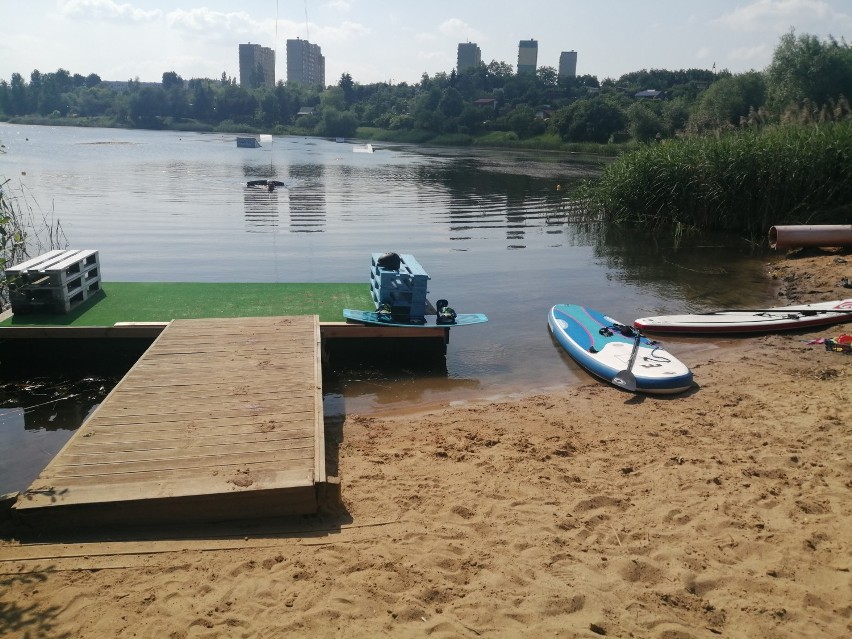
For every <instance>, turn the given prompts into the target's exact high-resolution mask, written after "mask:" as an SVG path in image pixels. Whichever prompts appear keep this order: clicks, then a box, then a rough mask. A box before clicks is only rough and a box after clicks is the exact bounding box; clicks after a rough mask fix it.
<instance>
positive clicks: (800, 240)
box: [769, 224, 852, 249]
mask: <svg viewBox="0 0 852 639" xmlns="http://www.w3.org/2000/svg"><path fill="white" fill-rule="evenodd" d="M850 245H852V224H822V225H818V226H808V225H804V224H803V225H796V226H773V227H772V228H770V229H769V246H771V247H772V248H774V249H777V248H791V247H800V246H850Z"/></svg>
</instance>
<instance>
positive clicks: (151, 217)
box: [0, 124, 771, 493]
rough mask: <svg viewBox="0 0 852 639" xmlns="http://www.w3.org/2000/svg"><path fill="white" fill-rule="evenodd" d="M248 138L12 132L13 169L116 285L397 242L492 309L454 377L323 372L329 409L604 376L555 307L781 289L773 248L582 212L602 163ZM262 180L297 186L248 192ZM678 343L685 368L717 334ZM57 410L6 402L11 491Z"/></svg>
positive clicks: (735, 299)
mask: <svg viewBox="0 0 852 639" xmlns="http://www.w3.org/2000/svg"><path fill="white" fill-rule="evenodd" d="M235 137H236V136H235V135H224V134H196V133H176V132H153V131H125V130H120V129H90V128H71V127H36V126H19V125H10V124H0V143H2V144H3V145H4V147H5V148H4V149H2V151H5V153H0V181H3V180H5V179H6V178H8V179H10V181H9V182H8V184H7V185H6V189H7V191H9V192H10V193H11V194H12V195H17V196H19V198H21V199H20V200H19V201H20V202H25V203H26V206H28V207H31V208H32V209H33V210H34V212H35V214H36V216H37V217H40V216H42V215H44V216H46V217H47V218H48V219H52V220H58V221H59V222H60V224H61V226H62V229H63V231H64V233H65V236H66V237H67V239H68V245H69V248H93V249H97V250H98V251H99V253H100V261H101V272H102V276H103V279H104V281H106V282H109V281H172V282H173V281H197V282H364V283H365V285H366V283H367V281H368V275H369V265H370V254H371V253H373V252H385V251H395V252H400V253H411V254H413V255H415V256H416V257H417V259H418V261H419V262H420V263H421V264H422V265H423V267H424V268H425V269H426V270H427V271H428V273H429V275H430V277H431V281H430V283H429V291H430V294H429V299H430V300H431V301H433V302H434V301H435V300H436V299H438V298H446V299H447V300H449V302H450V305H451V306H453V308H455V309H456V311H458V312H462V313H465V312H478V313H485V314H486V315H488V317H489V322H488V323H487V324H484V325H481V326H471V327H464V328H457V329H453V330H452V331H451V338H450V344H449V347H448V353H447V358H446V370H443V369H442V370H439V371H434V370H433V371H430V372H424V371H419V370H415V369H408V368H406V367H402V369H401V370H395V371H382V370H375V369H374V367H371V366H370V363H369V362H365V363H364V366H363V367H356V368H354V369H348V370H342V371H335V374H334V375H332V376H331V377H330V379H329V380H327V381H325V391H326V395H325V411H326V413H327V414H330V415H338V414H344V413H350V414H351V413H369V412H371V411H375V410H377V409H382V410H386V409H395V408H400V409H403V408H407V407H410V406H412V405H415V406H417V405H427V404H431V403H434V402H447V401H465V400H468V399H471V398H483V397H486V398H488V397H504V396H507V395H512V394H523V393H528V392H530V391H534V390H537V389H544V388H549V387H557V386H564V385H566V384H576V383H579V382H584V381H588V379H589V378H588V377H587V376H586V375H585V373H583V372H582V371H580V370H578V369H577V367H576V366H575V365H574V364H573V362H571V361H570V360H569V359H568V358H567V356H565V355H564V354H563V353H562V351H561V350H560V349H559V348H558V346H556V344H555V342H553V341H552V340H551V338H550V336H549V333H548V330H547V324H546V314H547V311H548V309H549V308H550V307H551V306H552V305H553V304H556V303H560V302H571V303H578V304H584V305H587V306H591V307H594V308H598V309H600V310H602V311H604V312H606V313H607V314H609V315H611V316H613V317H615V318H617V319H620V320H622V321H625V322H628V321H632V320H633V319H634V318H636V317H640V316H643V315H656V314H661V313H670V312H686V311H695V310H706V309H710V308H718V307H731V306H743V305H754V304H757V303H759V304H764V303H766V302H768V301H769V300H770V299H771V291H770V286H769V284H768V283H767V282H766V281H765V279H764V270H765V263H764V260H762V259H761V258H760V257H759V256H755V255H751V254H748V253H747V252H745V251H743V250H742V249H734V248H731V247H729V246H725V245H726V244H729V242H724V241H720V240H718V239H715V238H713V239H711V238H702V239H701V240H699V241H698V242H694V243H693V244H692V245H690V246H688V247H683V248H679V249H678V248H675V247H674V246H673V243H672V240H671V239H670V238H669V237H668V236H665V235H656V236H655V235H653V234H637V233H635V232H631V233H623V232H617V231H613V230H610V231H607V232H599V231H598V230H596V229H595V228H594V227H593V226H590V225H588V224H585V223H583V222H582V221H580V220H579V216H578V215H577V212H576V211H575V210H574V209H573V207H572V206H571V202H570V198H569V195H568V193H569V191H570V187H571V185H572V184H575V183H576V182H577V181H578V180H581V179H584V178H587V177H592V176H594V175H596V174H597V172H598V171H599V163H598V162H597V161H593V160H592V159H591V158H586V157H581V156H575V155H570V154H555V153H547V152H541V151H538V152H522V151H478V150H467V149H461V150H458V149H454V150H447V149H434V148H425V147H416V146H398V145H383V144H381V143H378V144H376V145H374V146H375V148H376V150H375V152H374V153H372V154H369V153H354V152H353V146H354V145H352V144H349V143H337V142H334V141H330V140H323V139H316V138H297V137H275V138H274V139H273V141H272V142H271V144H270V143H267V144H265V145H264V146H263V147H262V148H255V149H246V148H237V146H236V140H235ZM262 178H271V179H275V180H280V181H282V182H284V183H285V185H286V186H285V187H282V188H280V189H278V190H276V191H274V192H272V193H268V192H266V191H263V190H260V189H248V188H246V186H245V183H246V181H248V180H251V179H262ZM341 319H342V318H341ZM666 347H667V348H668V349H669V350H671V351H673V352H674V353H675V354H676V355H678V356H680V358H681V359H683V360H684V361H685V362H686V363H687V364H689V353H690V352H691V351H694V350H695V349H696V348H700V347H701V342H700V341H699V340H695V339H690V338H677V339H670V340H666ZM0 399H2V398H0ZM61 403H62V402H58V403H55V404H54V405H53V407H52V410H53V412H50V411H48V413H49V415H47V416H46V417H44V418H42V417H39V416H38V414H34V415H33V416H32V417H31V418H27V419H26V420H24V418H23V408H21V407H15V406H7V408H6V409H4V410H3V412H2V413H0V445H2V448H0V493H2V492H3V491H4V489H7V488H8V486H6V487H4V482H5V483H6V484H9V483H10V481H11V483H12V484H14V481H13V480H10V479H9V478H8V477H6V476H5V475H4V471H3V468H4V467H6V465H7V464H6V460H7V458H8V457H9V456H15V455H16V454H17V453H16V452H15V450H16V445H17V444H16V442H21V441H23V440H26V441H27V442H30V443H31V442H32V441H37V442H38V443H37V444H36V445H35V447H36V448H39V449H40V450H43V452H44V454H43V455H42V456H43V457H46V459H45V460H44V461H45V462H46V461H47V460H49V459H50V456H52V455H53V454H54V453H55V449H58V448H59V447H61V445H62V443H64V440H65V439H67V437H68V436H70V428H72V427H70V426H69V427H68V428H62V427H59V428H56V427H54V423H55V421H56V419H57V418H56V414H55V411H57V410H60V411H61V410H62V409H61V408H60V407H59V404H61ZM66 403H68V404H71V403H72V402H66ZM69 410H71V411H72V412H73V413H74V414H79V413H80V412H81V408H80V406H79V405H77V406H75V407H74V408H73V409H69ZM86 410H88V408H86ZM82 412H83V414H85V411H82ZM50 415H53V420H54V421H49V422H48V421H44V422H43V423H42V421H43V420H46V419H48V418H49V417H50ZM72 421H73V420H72ZM24 422H26V423H25V424H24ZM59 422H60V423H64V422H65V420H63V419H60V420H59ZM10 433H11V434H10ZM45 433H54V435H53V436H52V437H45ZM22 438H23V439H22ZM27 438H30V439H27ZM63 438H64V439H63ZM47 440H49V441H50V442H51V443H50V444H48V443H47ZM56 442H58V444H57V443H56ZM20 446H21V448H26V449H29V448H32V446H29V444H23V443H22V444H20ZM34 465H35V466H37V465H38V462H34ZM41 466H43V463H42V464H41ZM15 476H16V477H18V476H19V473H18V474H16V475H15ZM12 489H19V488H18V487H15V488H12Z"/></svg>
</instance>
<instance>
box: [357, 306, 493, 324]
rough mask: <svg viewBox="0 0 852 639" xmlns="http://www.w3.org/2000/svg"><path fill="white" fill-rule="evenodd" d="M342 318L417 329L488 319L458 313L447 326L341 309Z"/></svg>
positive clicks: (434, 319) (478, 314) (435, 322)
mask: <svg viewBox="0 0 852 639" xmlns="http://www.w3.org/2000/svg"><path fill="white" fill-rule="evenodd" d="M343 317H345V318H346V319H348V320H352V321H354V322H361V323H363V324H375V325H377V326H398V327H404V328H417V327H422V326H431V327H435V326H437V327H439V328H452V327H454V326H469V325H470V324H482V323H484V322H487V321H488V318H487V317H486V316H485V315H483V314H482V313H459V314H458V315H456V317H455V321H454V322H452V323H449V324H438V323H437V321H436V318H435V316H429V317H428V318H423V320H422V321H416V320H415V321H409V322H404V321H401V320H400V319H398V318H394V317H390V318H389V319H388V318H386V317H380V316H379V314H378V313H376V312H375V311H356V310H353V309H351V308H344V309H343Z"/></svg>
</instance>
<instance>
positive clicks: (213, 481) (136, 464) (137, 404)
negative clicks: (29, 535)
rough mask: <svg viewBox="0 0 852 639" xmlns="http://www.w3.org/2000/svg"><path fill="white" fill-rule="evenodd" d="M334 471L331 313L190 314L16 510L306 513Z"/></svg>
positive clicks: (178, 516) (210, 515)
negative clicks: (327, 330)
mask: <svg viewBox="0 0 852 639" xmlns="http://www.w3.org/2000/svg"><path fill="white" fill-rule="evenodd" d="M325 481H326V476H325V446H324V436H323V414H322V370H321V363H320V329H319V321H318V318H317V317H316V316H300V317H259V318H234V319H204V320H176V321H174V322H172V323H170V324H169V326H168V327H167V328H166V329H165V330H164V331H163V332H162V333H161V334H160V336H159V337H158V338H157V339H156V340H155V341H154V343H153V344H152V345H151V347H150V348H149V349H148V350H147V351H146V352H145V354H144V355H143V357H142V358H141V359H140V360H139V361H138V362H137V363H136V365H135V366H134V367H133V368H132V369H131V370H130V372H129V373H128V374H127V375H126V376H125V377H124V378H123V379H122V380H121V381H120V382H119V383H118V384H117V385H116V387H115V388H114V389H113V390H112V392H111V393H110V394H109V395H108V396H107V398H106V399H105V400H104V401H103V403H101V405H100V406H99V407H98V408H97V409H96V411H95V412H94V413H93V414H92V415H91V416H90V418H89V419H88V420H87V421H86V422H85V423H84V424H83V426H82V427H81V428H80V429H79V430H78V431H77V432H76V433H75V434H74V436H73V437H72V438H71V440H70V441H69V442H68V443H67V444H66V446H65V447H64V448H63V449H62V450H61V451H60V453H59V454H58V455H57V456H56V457H55V458H54V460H53V461H52V462H51V463H50V464H49V465H48V466H47V467H46V468H45V469H44V471H43V472H42V473H41V475H40V476H39V477H38V479H36V481H35V482H34V483H33V484H32V485H31V486H30V487H29V488H28V489H27V490H26V491H25V492H24V493H22V494H21V495H20V496H19V498H18V500H17V502H16V503H15V505H14V506H13V515H14V516H15V517H17V518H18V519H19V520H20V521H22V522H24V523H30V524H32V525H34V526H52V525H57V526H66V525H87V526H91V525H109V524H113V525H140V524H161V523H198V522H209V521H218V520H225V519H250V518H256V517H272V516H283V515H289V514H305V513H311V512H316V510H317V490H318V486H317V484H320V483H322V482H325Z"/></svg>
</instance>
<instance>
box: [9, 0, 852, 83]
mask: <svg viewBox="0 0 852 639" xmlns="http://www.w3.org/2000/svg"><path fill="white" fill-rule="evenodd" d="M0 16H2V23H3V30H2V37H0V79H4V80H6V81H8V80H9V79H10V78H11V76H12V73H16V72H17V73H20V74H21V75H23V76H24V78H25V79H26V80H27V81H29V77H30V73H31V72H32V70H33V69H38V70H39V71H41V72H42V73H48V72H53V71H56V70H57V69H60V68H62V69H66V70H67V71H69V72H71V73H72V74H74V73H79V74H81V75H88V74H90V73H97V74H98V75H99V76H100V77H101V78H102V79H104V80H128V79H132V78H138V79H139V80H142V81H149V82H159V81H160V80H161V79H162V75H163V72H165V71H175V72H176V73H177V74H178V75H180V76H181V77H183V78H185V79H190V78H197V77H206V78H219V77H221V75H222V72H223V71H224V72H225V73H227V74H228V75H229V76H232V77H237V78H238V77H239V64H238V45H239V44H240V43H245V42H252V43H255V44H261V45H263V46H266V47H270V48H273V49H275V50H276V52H277V53H276V67H277V68H276V79H278V80H286V75H287V67H286V40H287V39H288V38H297V37H299V38H302V39H307V40H309V41H310V42H312V43H314V44H318V45H319V46H320V47H321V49H322V53H323V55H324V56H325V60H326V83H327V84H336V83H337V81H338V80H339V78H340V75H341V74H342V73H349V74H350V75H351V76H352V79H353V80H354V81H355V82H358V83H361V84H369V83H373V82H383V81H391V82H394V83H399V82H409V83H413V82H417V81H418V80H419V79H420V77H421V75H422V74H423V73H424V72H426V73H428V74H429V75H434V74H435V73H438V72H441V71H445V72H447V73H449V72H450V71H451V70H452V69H453V68H454V67H455V64H456V50H457V46H458V43H459V42H467V41H470V42H475V43H477V44H478V45H479V47H480V49H481V50H482V60H483V62H485V63H486V64H487V63H488V62H490V61H492V60H497V61H499V62H507V63H509V64H511V65H512V67H513V68H514V67H516V66H517V62H518V41H519V40H527V39H535V40H538V66H551V67H554V68H556V67H558V65H559V54H560V52H562V51H571V50H574V51H577V56H578V58H577V73H578V74H581V75H585V74H591V75H595V76H597V77H598V78H599V79H600V80H603V79H604V78H607V77H612V78H617V77H618V76H620V75H622V74H624V73H627V72H630V71H638V70H640V69H652V68H658V69H659V68H662V69H670V70H676V69H687V68H704V69H710V68H712V66H713V64H714V63H715V65H716V68H717V69H720V70H721V69H729V70H730V71H733V72H735V73H736V72H743V71H748V70H750V69H756V70H762V69H764V68H766V66H767V65H768V64H769V62H770V61H771V58H772V52H773V50H774V49H775V47H776V46H777V44H778V41H779V38H780V37H781V36H782V35H783V34H784V33H787V32H788V31H789V30H790V29H791V28H794V29H795V30H796V33H800V34H801V33H808V34H813V35H816V36H818V37H820V38H826V37H827V36H829V35H832V36H834V37H835V38H836V39H838V40H839V39H840V38H841V37H845V38H846V39H847V40H850V39H852V37H850V36H852V0H535V1H530V2H518V1H517V0H417V1H414V0H395V1H390V0H385V1H380V0H326V1H316V0H277V1H276V0H240V1H238V2H237V1H231V2H226V1H224V0H175V1H173V2H165V1H161V0H0Z"/></svg>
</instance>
